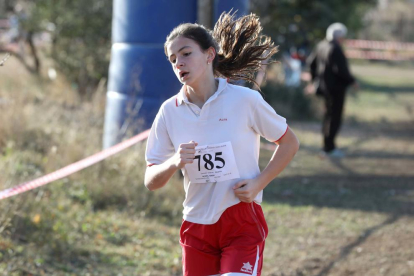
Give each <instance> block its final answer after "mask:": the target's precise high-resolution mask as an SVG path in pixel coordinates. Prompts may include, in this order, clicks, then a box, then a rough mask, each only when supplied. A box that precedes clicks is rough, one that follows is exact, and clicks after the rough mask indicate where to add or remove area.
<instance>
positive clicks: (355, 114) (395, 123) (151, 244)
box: [0, 59, 414, 276]
mask: <svg viewBox="0 0 414 276" xmlns="http://www.w3.org/2000/svg"><path fill="white" fill-rule="evenodd" d="M5 69H7V70H5ZM0 70H1V71H0V83H1V84H2V88H3V89H1V90H0V99H1V101H0V104H1V109H0V114H1V116H0V152H1V155H0V171H1V174H0V189H2V188H6V187H10V186H13V185H15V184H18V183H20V182H23V181H27V180H31V179H34V178H36V177H38V176H41V175H43V174H45V173H49V172H52V171H54V170H56V169H59V168H61V167H63V166H65V165H68V164H70V163H71V162H74V161H77V160H79V159H81V158H83V157H86V156H88V155H90V154H92V153H95V152H97V151H99V150H100V148H101V137H102V128H103V112H104V98H105V97H104V91H97V93H96V97H95V98H94V99H93V100H92V101H91V102H80V101H79V100H78V99H77V97H76V93H75V91H73V90H72V88H71V86H70V85H69V84H67V83H66V82H65V80H64V79H63V78H58V80H57V81H55V82H50V81H47V80H45V79H43V78H38V77H35V76H32V75H30V74H28V73H27V72H25V70H24V69H23V68H22V67H21V66H20V65H19V64H18V63H17V62H16V61H15V60H14V59H9V60H8V61H7V64H5V66H4V67H2V68H0ZM352 70H353V71H354V72H355V74H356V75H357V76H358V78H359V79H360V83H361V90H360V91H359V92H358V93H357V94H352V95H349V97H348V98H347V104H346V116H345V120H344V125H343V128H342V131H341V133H340V137H339V140H338V143H339V145H340V146H341V147H343V148H345V151H346V153H347V157H346V158H345V159H342V160H330V159H321V158H319V157H318V152H319V148H320V144H321V137H320V133H319V132H320V131H319V130H320V123H319V122H318V121H291V120H289V118H288V120H289V124H290V126H291V128H292V129H293V130H294V131H295V133H296V134H297V135H298V137H299V139H300V140H301V149H300V151H299V152H298V154H297V156H296V157H295V159H294V161H293V162H292V163H291V164H290V165H289V167H288V168H287V169H286V170H285V171H284V172H283V173H282V174H281V175H280V176H279V177H278V178H277V179H276V180H275V181H273V183H271V184H270V185H269V186H268V187H267V188H266V190H265V195H264V202H263V205H262V206H263V209H264V212H265V216H266V218H267V222H268V225H269V230H270V231H269V236H268V238H267V242H266V248H265V262H264V268H263V274H262V275H273V276H282V275H283V276H305V275H312V276H313V275H314V276H316V275H317V276H323V275H334V276H336V275H337V276H345V275H375V276H376V275H392V276H394V275H413V274H414V251H413V250H412V248H414V240H413V239H412V237H413V236H414V230H413V229H414V219H413V216H414V172H413V170H412V168H414V147H413V145H412V137H414V124H413V120H414V115H413V114H412V113H411V110H412V108H414V79H412V77H411V76H412V74H413V73H414V68H413V67H410V66H404V67H398V66H390V65H382V64H378V63H375V64H369V63H365V64H360V63H358V64H353V65H352ZM21 80H25V81H21ZM143 154H144V148H143V145H137V146H134V147H132V148H130V149H128V150H126V151H124V152H122V153H120V154H118V155H116V156H114V157H112V158H110V159H108V160H106V161H104V162H102V163H100V164H98V165H95V166H93V167H90V168H88V169H86V170H84V171H82V172H79V173H76V174H74V175H72V176H70V177H68V178H65V179H62V180H59V181H56V182H54V183H52V184H49V185H47V186H45V187H41V188H38V189H36V190H34V191H30V192H27V193H25V194H22V195H19V196H16V197H13V198H9V199H6V200H3V201H0V209H1V210H2V211H1V212H0V275H180V274H181V259H180V258H181V248H180V246H179V243H178V233H179V226H180V222H181V208H182V206H181V203H182V200H183V189H182V183H181V182H182V179H180V177H179V176H178V175H177V176H175V177H174V178H173V180H172V181H171V183H169V185H168V186H167V187H165V188H163V189H161V190H159V191H156V192H152V193H151V192H149V191H147V190H146V189H145V188H144V187H143V172H144V170H145V163H144V160H143ZM270 155H271V152H270V151H268V150H262V152H261V159H260V165H261V167H264V166H265V165H266V163H267V161H268V159H269V158H270Z"/></svg>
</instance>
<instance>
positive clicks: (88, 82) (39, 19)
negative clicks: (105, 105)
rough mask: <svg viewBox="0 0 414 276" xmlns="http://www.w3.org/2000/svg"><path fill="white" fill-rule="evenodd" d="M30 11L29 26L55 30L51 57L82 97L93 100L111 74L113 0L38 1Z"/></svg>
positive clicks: (33, 28) (35, 28)
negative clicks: (109, 71) (93, 95)
mask: <svg viewBox="0 0 414 276" xmlns="http://www.w3.org/2000/svg"><path fill="white" fill-rule="evenodd" d="M29 11H30V13H29V14H30V15H29V18H28V19H27V21H26V23H25V24H24V26H25V28H26V29H27V30H28V31H30V30H31V31H33V32H38V31H45V30H47V31H49V32H51V34H52V45H51V53H50V54H51V57H52V58H53V59H54V61H55V63H56V64H57V66H58V67H59V69H60V71H62V72H63V73H64V74H65V76H66V78H67V79H68V80H70V81H71V82H73V83H74V84H75V86H76V88H77V90H78V92H79V95H80V96H81V98H84V99H90V98H91V96H92V94H93V92H94V88H95V87H96V85H97V83H98V82H99V80H100V79H102V78H107V75H108V66H109V54H110V47H111V22H112V0H91V1H87V2H85V1H81V0H70V1H68V0H66V1H61V0H59V1H58V0H38V1H36V4H33V6H31V8H30V9H29Z"/></svg>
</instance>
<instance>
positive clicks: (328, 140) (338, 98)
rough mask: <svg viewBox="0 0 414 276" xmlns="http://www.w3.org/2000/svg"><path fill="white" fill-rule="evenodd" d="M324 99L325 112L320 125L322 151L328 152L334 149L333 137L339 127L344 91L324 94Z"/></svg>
mask: <svg viewBox="0 0 414 276" xmlns="http://www.w3.org/2000/svg"><path fill="white" fill-rule="evenodd" d="M324 99H325V108H326V110H325V115H324V117H323V123H322V134H323V150H324V151H325V152H330V151H332V150H334V149H335V148H336V146H335V137H336V135H337V134H338V131H339V128H340V127H341V122H342V112H343V109H344V102H345V91H334V92H331V93H326V94H325V96H324Z"/></svg>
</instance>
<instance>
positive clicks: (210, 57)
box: [207, 47, 216, 64]
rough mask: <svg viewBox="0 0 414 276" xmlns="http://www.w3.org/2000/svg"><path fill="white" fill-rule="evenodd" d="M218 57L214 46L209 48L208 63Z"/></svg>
mask: <svg viewBox="0 0 414 276" xmlns="http://www.w3.org/2000/svg"><path fill="white" fill-rule="evenodd" d="M215 57H216V50H215V49H214V47H210V48H208V49H207V63H208V64H210V63H213V60H214V58H215Z"/></svg>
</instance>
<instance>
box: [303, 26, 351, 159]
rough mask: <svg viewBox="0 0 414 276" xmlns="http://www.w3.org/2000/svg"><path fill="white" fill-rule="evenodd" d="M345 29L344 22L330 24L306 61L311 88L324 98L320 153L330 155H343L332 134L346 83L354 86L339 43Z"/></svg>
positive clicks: (341, 108) (341, 107)
mask: <svg viewBox="0 0 414 276" xmlns="http://www.w3.org/2000/svg"><path fill="white" fill-rule="evenodd" d="M346 33H347V28H346V27H345V25H343V24H341V23H334V24H332V25H330V26H329V27H328V29H327V31H326V39H325V40H323V41H321V42H319V44H318V45H317V46H316V48H315V50H314V51H313V52H312V54H311V55H310V56H309V58H308V61H307V63H308V65H309V67H310V74H311V77H312V85H313V87H312V90H313V91H314V93H316V94H317V95H318V96H321V97H323V99H324V101H325V107H326V111H325V115H324V118H323V124H322V134H323V138H324V140H323V154H324V155H328V156H331V157H343V156H344V153H343V152H342V151H341V150H339V149H337V147H336V144H335V137H336V135H337V134H338V131H339V128H340V126H341V121H342V113H343V107H344V101H345V94H346V89H347V88H348V87H349V86H350V85H353V86H354V88H356V89H357V88H358V83H357V82H356V80H355V78H354V77H353V76H352V75H351V73H350V71H349V68H348V62H347V59H346V57H345V55H344V52H343V50H342V47H341V44H342V41H343V40H344V38H345V36H346Z"/></svg>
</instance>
